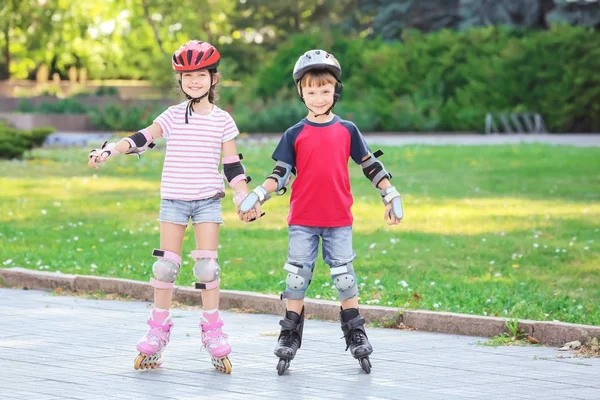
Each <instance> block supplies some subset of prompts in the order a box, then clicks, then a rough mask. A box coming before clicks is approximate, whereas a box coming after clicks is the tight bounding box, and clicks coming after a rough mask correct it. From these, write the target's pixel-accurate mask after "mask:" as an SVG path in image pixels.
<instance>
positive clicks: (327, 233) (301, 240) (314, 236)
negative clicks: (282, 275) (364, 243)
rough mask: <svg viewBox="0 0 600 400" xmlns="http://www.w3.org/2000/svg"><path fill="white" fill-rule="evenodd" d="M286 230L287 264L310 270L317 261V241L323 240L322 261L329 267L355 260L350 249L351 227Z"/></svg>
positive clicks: (307, 227) (296, 226)
mask: <svg viewBox="0 0 600 400" xmlns="http://www.w3.org/2000/svg"><path fill="white" fill-rule="evenodd" d="M288 230H289V244H288V261H287V262H288V263H291V264H298V265H303V266H305V267H308V268H310V269H311V270H312V269H313V268H314V267H315V261H316V260H317V255H318V251H319V239H322V240H323V244H322V249H323V261H325V263H326V264H327V265H329V266H330V267H332V268H334V267H336V266H338V265H342V264H346V263H349V262H351V261H352V260H354V259H355V258H356V253H354V250H353V249H352V226H342V227H339V228H319V227H314V226H302V225H290V226H289V228H288Z"/></svg>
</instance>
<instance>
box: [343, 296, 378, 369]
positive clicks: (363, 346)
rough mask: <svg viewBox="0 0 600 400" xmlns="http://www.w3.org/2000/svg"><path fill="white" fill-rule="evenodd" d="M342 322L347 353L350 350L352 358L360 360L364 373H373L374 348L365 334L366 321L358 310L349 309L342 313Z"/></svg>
mask: <svg viewBox="0 0 600 400" xmlns="http://www.w3.org/2000/svg"><path fill="white" fill-rule="evenodd" d="M340 321H341V322H342V331H343V332H344V339H346V351H347V350H348V349H350V353H351V354H352V357H354V358H356V359H357V360H358V363H359V364H360V367H361V368H362V369H363V371H365V372H366V373H367V374H369V373H371V361H370V360H369V355H370V354H371V353H372V352H373V347H372V346H371V343H369V338H368V337H367V333H366V332H365V319H364V318H363V317H361V316H360V314H359V312H358V309H357V308H348V309H346V310H342V311H340Z"/></svg>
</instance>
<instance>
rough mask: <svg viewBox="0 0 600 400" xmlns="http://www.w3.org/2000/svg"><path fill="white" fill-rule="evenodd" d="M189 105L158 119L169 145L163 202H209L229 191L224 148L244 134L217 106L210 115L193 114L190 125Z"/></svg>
mask: <svg viewBox="0 0 600 400" xmlns="http://www.w3.org/2000/svg"><path fill="white" fill-rule="evenodd" d="M186 105H187V102H183V103H180V104H177V105H175V106H171V107H169V108H168V109H167V110H166V111H165V112H163V113H162V114H160V115H159V116H158V117H156V119H155V120H154V122H155V123H157V124H158V125H160V127H161V128H162V135H163V138H164V139H165V140H166V142H167V152H166V154H165V163H164V166H163V172H162V179H161V183H160V196H161V198H163V199H171V200H200V199H208V198H211V197H213V196H214V195H216V194H217V193H218V192H223V191H225V185H224V184H223V176H222V175H221V174H220V173H219V164H220V161H221V160H220V158H221V146H222V144H223V142H226V141H228V140H231V139H233V138H234V137H236V136H237V135H238V134H239V133H240V132H239V130H238V128H237V126H236V124H235V122H234V121H233V118H231V115H229V113H228V112H227V111H224V110H221V109H220V108H219V107H217V106H213V110H212V112H211V113H210V114H208V115H200V114H195V113H192V115H191V116H188V118H189V124H186V123H185V112H186Z"/></svg>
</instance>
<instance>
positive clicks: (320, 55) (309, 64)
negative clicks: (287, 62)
mask: <svg viewBox="0 0 600 400" xmlns="http://www.w3.org/2000/svg"><path fill="white" fill-rule="evenodd" d="M313 69H326V70H328V71H329V72H331V73H332V74H333V76H335V79H337V80H338V81H339V80H340V76H341V75H342V67H340V63H339V62H338V60H336V59H335V57H334V56H333V54H330V53H328V52H326V51H325V50H309V51H307V52H306V53H304V54H303V55H302V56H300V58H299V59H298V61H296V65H294V82H296V84H298V82H300V80H301V79H302V77H303V76H304V74H306V73H307V72H308V71H310V70H313Z"/></svg>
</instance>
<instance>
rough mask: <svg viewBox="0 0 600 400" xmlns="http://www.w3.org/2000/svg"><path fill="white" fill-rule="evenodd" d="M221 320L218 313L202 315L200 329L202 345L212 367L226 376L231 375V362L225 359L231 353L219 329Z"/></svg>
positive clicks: (225, 336) (224, 335)
mask: <svg viewBox="0 0 600 400" xmlns="http://www.w3.org/2000/svg"><path fill="white" fill-rule="evenodd" d="M222 326H223V320H222V319H221V318H220V315H219V311H215V312H214V313H207V312H204V313H202V317H201V318H200V329H201V330H202V344H203V345H204V347H205V348H206V350H208V352H209V353H210V356H211V361H212V364H213V366H214V367H215V368H216V369H217V370H219V371H221V372H225V373H226V374H230V373H231V361H229V358H228V357H227V356H228V355H229V353H231V346H229V344H228V343H227V340H226V339H227V335H226V334H225V333H223V331H222V330H221V327H222Z"/></svg>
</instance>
